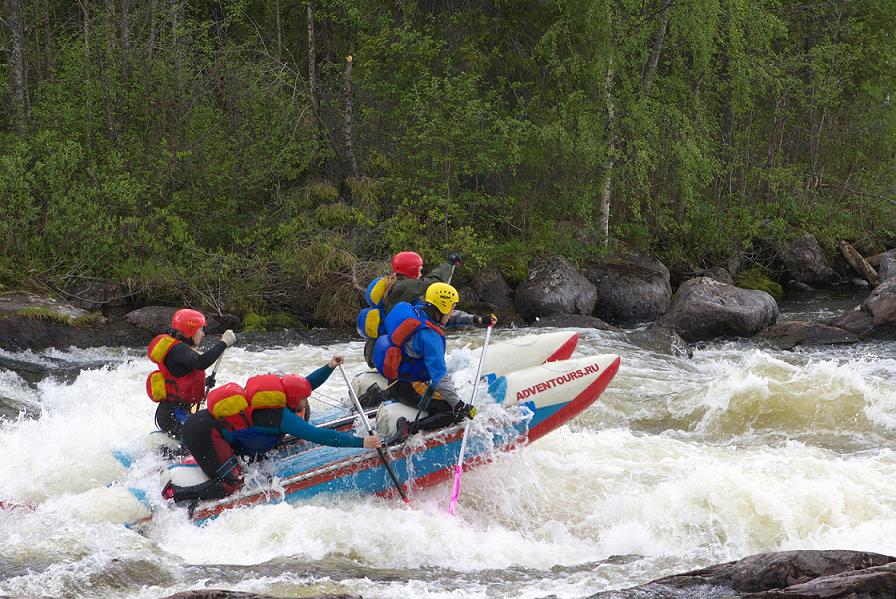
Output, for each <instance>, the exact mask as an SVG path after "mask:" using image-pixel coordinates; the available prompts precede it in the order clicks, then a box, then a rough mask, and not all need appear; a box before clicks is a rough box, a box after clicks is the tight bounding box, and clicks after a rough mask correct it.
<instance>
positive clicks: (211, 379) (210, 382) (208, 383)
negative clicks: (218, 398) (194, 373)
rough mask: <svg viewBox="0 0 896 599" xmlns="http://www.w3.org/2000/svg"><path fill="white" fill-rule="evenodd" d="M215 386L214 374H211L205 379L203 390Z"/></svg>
mask: <svg viewBox="0 0 896 599" xmlns="http://www.w3.org/2000/svg"><path fill="white" fill-rule="evenodd" d="M214 386H215V373H214V372H213V373H211V374H210V375H208V376H207V377H205V388H206V389H211V388H212V387H214Z"/></svg>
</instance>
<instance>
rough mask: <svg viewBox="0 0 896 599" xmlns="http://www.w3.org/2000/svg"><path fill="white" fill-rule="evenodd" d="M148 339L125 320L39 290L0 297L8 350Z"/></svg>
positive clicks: (1, 335)
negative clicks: (74, 304) (44, 294)
mask: <svg viewBox="0 0 896 599" xmlns="http://www.w3.org/2000/svg"><path fill="white" fill-rule="evenodd" d="M147 341H148V339H147V336H146V334H145V333H144V332H142V331H140V330H138V329H136V328H135V327H133V326H131V325H129V324H128V323H126V322H123V321H120V320H117V319H111V320H110V319H107V318H105V317H104V316H102V315H100V314H99V313H88V312H87V311H86V310H82V309H81V308H77V307H75V306H72V305H71V304H67V303H65V302H60V301H58V300H56V299H54V298H50V297H46V296H40V295H36V294H10V295H5V296H2V297H0V347H2V348H4V349H8V350H13V351H16V350H23V349H31V350H35V351H40V350H43V349H46V348H48V347H70V346H75V347H102V346H114V345H124V346H134V345H139V344H141V343H146V342H147Z"/></svg>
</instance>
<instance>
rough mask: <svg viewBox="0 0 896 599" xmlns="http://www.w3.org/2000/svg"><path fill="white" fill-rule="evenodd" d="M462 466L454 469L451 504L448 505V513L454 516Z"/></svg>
mask: <svg viewBox="0 0 896 599" xmlns="http://www.w3.org/2000/svg"><path fill="white" fill-rule="evenodd" d="M463 469H464V468H463V466H461V465H460V464H458V465H457V466H455V467H454V489H453V490H452V491H451V503H449V504H448V513H449V514H451V515H452V516H453V515H454V508H455V507H457V497H458V496H459V495H460V474H461V472H462V471H463Z"/></svg>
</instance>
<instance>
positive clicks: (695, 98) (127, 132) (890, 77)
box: [0, 0, 896, 326]
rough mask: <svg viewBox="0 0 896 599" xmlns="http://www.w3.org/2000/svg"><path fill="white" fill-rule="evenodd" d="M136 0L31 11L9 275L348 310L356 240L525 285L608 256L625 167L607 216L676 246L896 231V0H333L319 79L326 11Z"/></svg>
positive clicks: (4, 272)
mask: <svg viewBox="0 0 896 599" xmlns="http://www.w3.org/2000/svg"><path fill="white" fill-rule="evenodd" d="M130 6H131V9H130V10H129V12H128V20H127V21H125V20H123V14H122V13H121V11H120V10H119V9H117V8H116V7H117V5H115V3H106V4H103V3H85V4H84V6H81V4H78V3H69V4H64V3H53V6H52V8H53V10H51V11H50V19H51V21H52V22H51V24H50V25H51V27H50V31H51V38H52V39H51V44H50V45H49V47H45V46H44V44H43V38H42V36H27V38H28V39H27V44H26V47H25V48H24V51H25V52H26V55H27V59H28V64H29V78H28V82H27V83H28V90H27V91H28V96H29V99H30V112H29V114H28V116H27V119H25V120H24V121H22V123H24V125H20V121H19V119H18V115H17V113H16V112H15V110H14V109H13V108H12V105H13V103H12V102H9V101H6V102H3V104H0V106H3V108H0V215H2V217H0V281H2V282H3V283H5V284H10V285H18V284H22V283H24V282H26V281H29V280H33V279H53V280H65V279H67V278H68V277H71V276H92V277H105V278H109V279H114V280H125V279H128V280H130V281H132V282H134V283H137V284H138V285H143V286H145V287H146V288H148V289H149V292H148V293H149V294H150V295H152V296H154V297H159V298H165V299H167V300H170V301H181V302H188V303H191V304H192V305H203V306H204V307H206V308H207V309H210V310H212V311H218V312H220V311H225V310H226V311H241V312H245V313H255V314H256V315H261V316H259V318H262V319H271V318H274V316H273V315H275V314H277V313H288V314H291V315H294V316H297V317H300V318H303V319H308V320H312V321H315V322H320V323H337V322H349V321H351V320H352V319H353V317H352V312H353V311H355V310H356V309H357V305H356V304H357V300H358V297H359V293H360V292H359V291H358V289H357V286H358V285H359V284H360V283H359V282H357V281H356V280H355V279H356V278H357V269H358V268H359V264H368V263H370V262H371V261H378V260H384V259H385V258H386V257H387V256H388V255H390V254H391V253H392V252H395V251H399V250H405V249H414V250H416V251H418V252H419V253H421V254H422V255H423V256H424V258H425V259H426V261H427V263H428V264H433V263H435V262H438V261H440V260H441V259H442V258H443V257H444V255H445V253H446V251H449V250H456V251H459V252H461V254H462V255H463V256H464V264H465V268H467V269H469V270H470V271H473V270H475V269H476V268H478V267H480V266H484V265H496V266H498V267H499V268H501V269H502V271H504V273H505V275H506V276H507V277H508V279H509V280H510V281H511V282H513V283H515V282H518V281H520V280H522V279H523V278H524V277H525V275H526V270H527V265H528V263H529V261H530V260H531V259H532V258H533V257H536V256H540V255H546V254H551V253H560V254H564V255H566V256H568V257H570V258H571V259H573V260H574V261H581V260H584V259H586V258H587V257H589V256H592V255H594V254H597V253H600V252H603V251H605V250H604V246H603V243H602V241H603V240H602V239H601V235H600V233H601V232H599V231H597V227H598V223H599V218H598V217H599V203H600V201H601V197H602V194H603V192H604V190H605V189H607V190H609V195H610V224H609V228H610V237H611V238H614V239H616V240H618V241H619V242H620V243H622V244H624V245H626V246H628V247H632V248H637V249H641V250H645V251H649V252H653V253H656V254H658V255H659V256H660V257H661V258H663V259H665V260H667V261H668V262H669V263H670V264H680V265H686V266H687V265H692V264H700V265H701V266H710V265H712V264H717V263H719V262H721V261H724V260H726V259H727V258H728V257H729V256H730V255H731V254H732V253H735V252H737V251H739V250H741V249H744V248H749V247H750V245H751V243H752V240H753V239H754V237H757V236H761V237H764V238H772V239H779V238H783V237H786V236H787V235H788V234H790V233H791V232H793V231H796V230H806V231H810V232H812V233H813V234H814V235H815V236H816V237H817V238H818V240H819V242H820V243H821V244H822V246H824V247H825V248H828V249H832V248H834V247H835V246H836V242H837V240H839V239H841V238H849V239H862V240H865V241H867V243H868V245H869V246H872V247H892V246H893V245H896V232H894V231H896V224H894V223H896V204H894V201H896V196H894V194H893V190H894V189H896V164H894V160H896V159H894V156H896V108H894V104H893V102H892V101H891V95H892V93H893V89H894V87H896V70H894V69H893V68H892V67H893V64H894V63H896V46H894V44H893V43H892V39H893V37H894V35H896V11H893V10H892V3H891V2H887V1H886V0H868V1H864V2H849V3H843V2H815V3H812V2H803V1H799V2H798V1H796V0H780V1H779V0H774V1H773V0H760V1H755V0H692V1H689V2H684V3H681V2H671V3H670V2H665V1H662V2H661V1H660V0H650V1H647V2H645V1H644V0H614V1H610V0H552V1H550V2H509V1H506V0H501V1H499V2H494V3H485V4H483V3H475V2H456V3H453V4H451V9H450V10H448V9H447V8H446V6H445V5H444V4H443V3H433V2H422V3H409V2H400V3H396V2H387V1H384V0H370V1H367V2H359V1H357V0H332V1H328V2H313V3H311V8H312V12H313V16H314V19H315V23H314V24H315V26H316V30H317V34H316V39H315V42H316V55H315V56H313V57H311V58H312V60H313V62H314V66H315V70H316V74H317V75H316V80H315V82H314V84H315V85H314V86H313V91H314V97H313V98H312V96H311V92H312V86H311V85H309V82H308V72H309V57H308V56H307V52H308V40H307V37H306V36H307V33H308V23H307V22H306V12H305V10H304V9H303V10H293V11H287V10H284V11H283V12H282V14H281V19H280V24H279V26H280V27H281V30H280V31H278V30H277V27H278V20H277V19H276V18H275V17H274V12H273V11H272V10H271V5H270V3H264V2H262V3H259V2H253V1H251V0H228V1H227V2H224V3H217V4H216V3H183V2H177V3H164V2H162V3H158V2H157V3H152V4H150V3H136V4H134V3H131V5H130ZM302 6H303V7H304V5H302ZM85 7H86V10H87V20H86V21H85V14H84V12H83V11H84V9H85ZM110 8H111V9H112V10H113V12H112V13H107V12H106V11H107V10H109V9H110ZM28 10H30V9H28ZM28 10H26V12H28ZM28 14H30V13H28ZM32 16H33V15H32ZM35 22H36V21H35ZM174 23H177V26H176V27H173V26H172V25H173V24H174ZM7 26H8V24H4V27H7ZM30 26H31V25H30V23H29V27H30ZM85 27H86V29H85ZM125 27H127V33H128V35H127V36H125V35H123V34H124V33H125V31H124V30H123V28H125ZM150 32H154V33H153V35H154V36H155V37H154V39H152V40H150V37H149V36H150ZM278 39H279V40H280V41H281V45H278ZM38 40H40V46H38V43H37V41H38ZM124 40H127V41H128V45H127V46H125V44H124ZM7 41H10V38H9V36H7ZM10 43H11V41H10ZM48 54H49V56H50V57H51V59H52V72H50V71H49V70H48V68H47V64H48V63H47V61H46V60H45V59H46V57H47V55H48ZM349 54H351V55H352V56H353V62H352V65H353V69H352V75H351V77H352V79H351V90H352V93H351V96H350V98H349V97H347V96H346V94H347V92H346V90H347V82H346V80H345V76H346V72H347V71H346V64H347V63H346V60H345V57H346V56H348V55H349ZM12 93H13V90H12V79H11V78H10V77H9V72H8V69H4V70H3V71H2V73H0V97H2V98H3V99H4V100H9V99H10V98H11V97H12ZM349 99H350V100H351V106H352V119H351V121H350V123H351V124H350V128H349V121H348V120H347V119H346V107H347V100H349ZM312 100H313V101H312ZM347 140H350V142H351V154H350V153H349V144H348V142H347ZM352 159H354V162H355V163H356V164H357V170H356V169H355V167H354V166H353V164H352ZM250 320H251V319H250ZM270 322H272V321H266V324H264V326H277V325H276V324H273V325H272V324H270ZM247 326H249V325H248V324H247Z"/></svg>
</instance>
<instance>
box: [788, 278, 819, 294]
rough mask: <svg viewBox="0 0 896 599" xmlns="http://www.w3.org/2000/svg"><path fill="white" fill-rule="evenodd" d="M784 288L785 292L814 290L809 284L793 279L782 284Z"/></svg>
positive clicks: (808, 291)
mask: <svg viewBox="0 0 896 599" xmlns="http://www.w3.org/2000/svg"><path fill="white" fill-rule="evenodd" d="M784 290H785V291H786V292H787V293H812V292H813V291H815V288H814V287H812V286H811V285H807V284H806V283H801V282H799V281H794V280H793V279H791V280H789V281H787V282H786V283H785V284H784Z"/></svg>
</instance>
